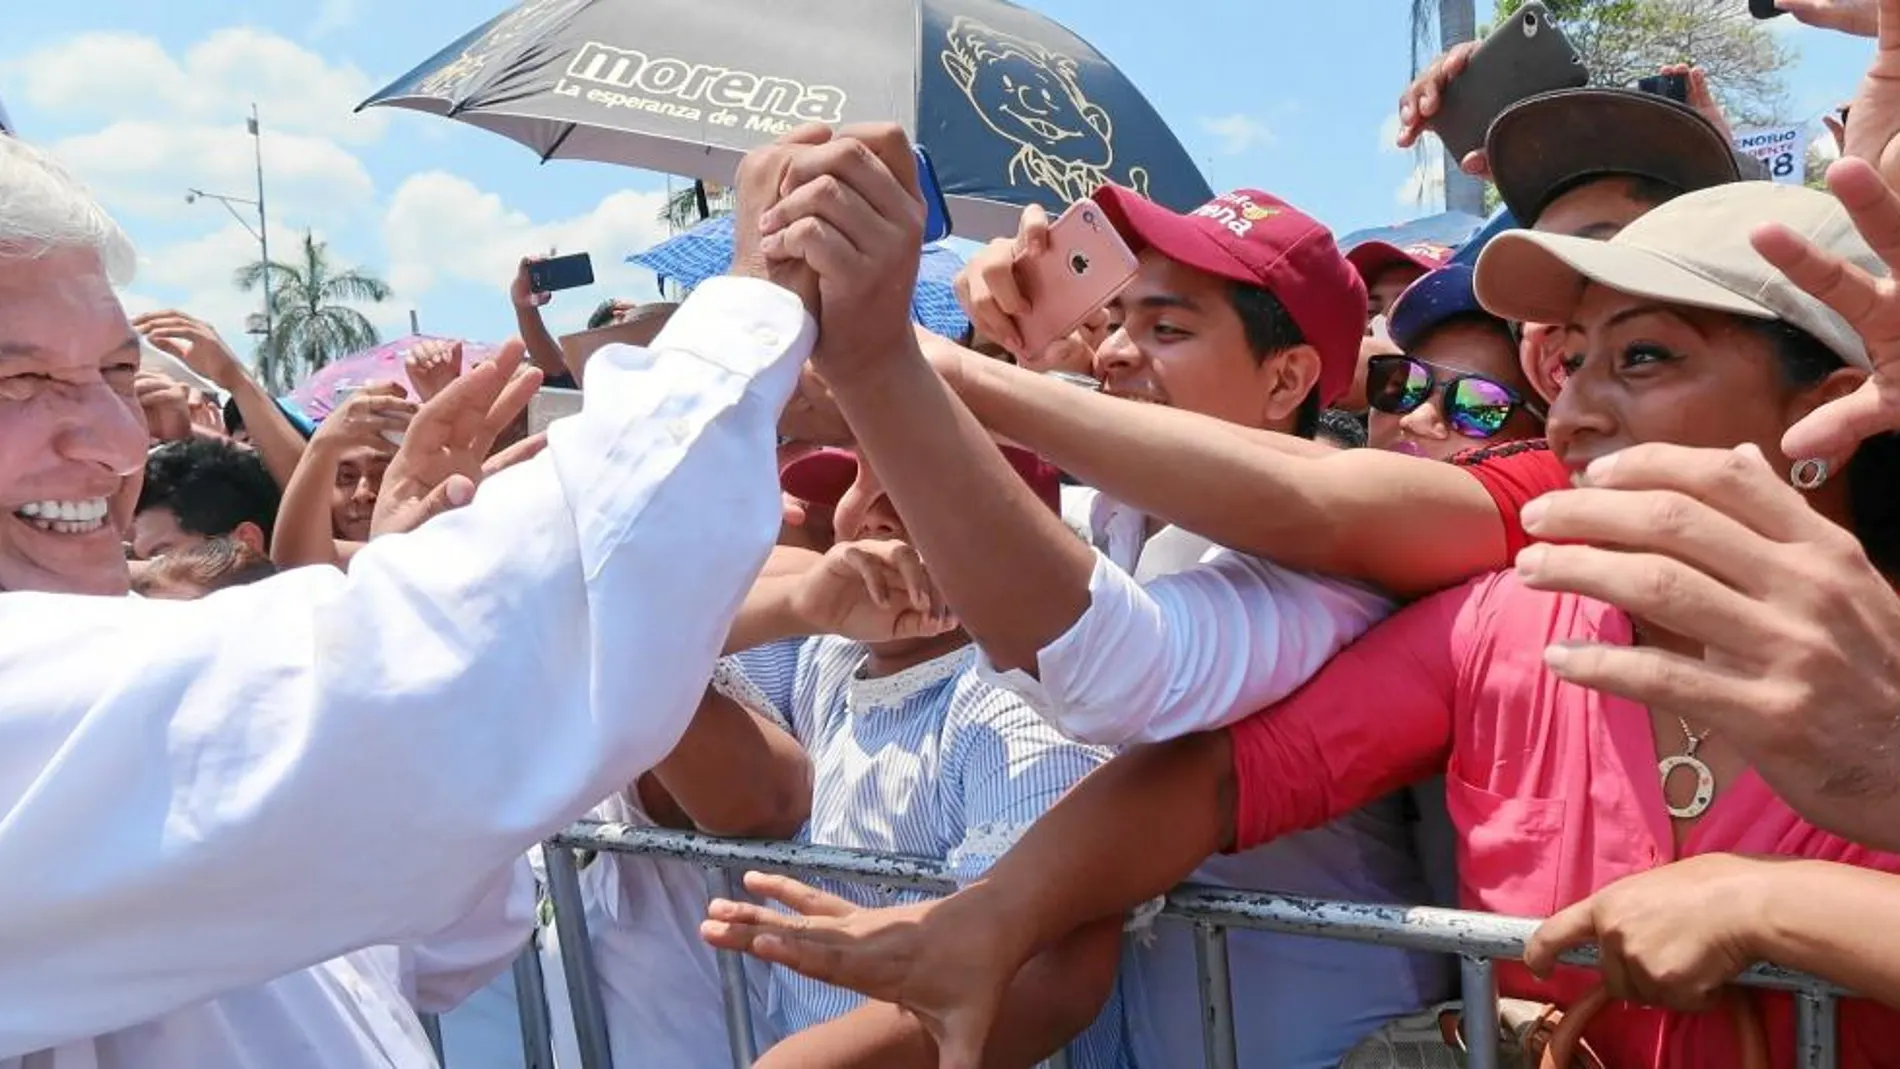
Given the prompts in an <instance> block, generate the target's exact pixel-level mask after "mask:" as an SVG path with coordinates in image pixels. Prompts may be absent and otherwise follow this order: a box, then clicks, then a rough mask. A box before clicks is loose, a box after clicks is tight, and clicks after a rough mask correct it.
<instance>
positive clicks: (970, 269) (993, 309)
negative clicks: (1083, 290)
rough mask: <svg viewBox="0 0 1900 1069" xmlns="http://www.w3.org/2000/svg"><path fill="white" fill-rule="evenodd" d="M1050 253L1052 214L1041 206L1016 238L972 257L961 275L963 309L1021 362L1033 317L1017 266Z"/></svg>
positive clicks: (1026, 212) (1026, 215)
mask: <svg viewBox="0 0 1900 1069" xmlns="http://www.w3.org/2000/svg"><path fill="white" fill-rule="evenodd" d="M1048 248H1049V213H1047V212H1045V211H1043V210H1042V207H1041V205H1036V204H1032V205H1030V206H1029V207H1027V208H1024V209H1023V214H1022V218H1021V220H1019V221H1018V222H1017V224H1016V236H1015V237H1014V238H997V239H995V240H994V241H991V242H990V243H989V244H988V245H985V246H984V247H983V248H982V249H980V250H978V251H977V254H976V255H975V256H972V257H970V260H969V262H968V263H966V264H964V265H963V270H961V271H958V272H957V277H956V282H955V286H956V291H957V303H959V304H961V305H963V313H964V314H965V315H967V316H969V317H970V322H971V323H972V324H974V325H975V326H976V329H977V332H978V333H979V334H982V335H983V336H984V337H986V338H989V339H991V340H992V341H994V342H996V344H998V345H1001V346H1002V347H1003V348H1005V349H1008V350H1009V351H1010V353H1011V354H1012V355H1014V356H1015V357H1016V359H1018V360H1022V359H1024V358H1025V357H1027V356H1029V355H1030V354H1027V353H1025V352H1023V334H1022V328H1021V327H1019V326H1018V325H1017V323H1018V320H1019V319H1020V318H1021V317H1022V316H1023V315H1024V314H1025V313H1027V312H1028V311H1029V301H1028V299H1027V298H1025V297H1024V296H1023V289H1022V284H1021V283H1020V282H1019V281H1017V278H1016V264H1017V263H1019V262H1020V261H1022V260H1024V259H1027V258H1029V257H1032V256H1037V255H1040V254H1042V253H1044V252H1046V251H1048Z"/></svg>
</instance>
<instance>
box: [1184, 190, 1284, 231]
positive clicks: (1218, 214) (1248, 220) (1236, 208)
mask: <svg viewBox="0 0 1900 1069" xmlns="http://www.w3.org/2000/svg"><path fill="white" fill-rule="evenodd" d="M1191 214H1193V215H1195V216H1198V217H1199V218H1202V219H1212V220H1214V221H1215V222H1217V223H1219V224H1221V225H1222V226H1224V227H1226V228H1227V229H1228V230H1229V231H1230V232H1232V233H1233V235H1234V236H1235V237H1237V238H1244V237H1246V236H1247V232H1248V231H1250V230H1252V229H1253V225H1254V224H1255V223H1257V222H1259V221H1261V220H1262V219H1271V218H1273V217H1274V216H1276V215H1278V214H1280V209H1278V208H1274V207H1270V206H1268V205H1265V204H1256V203H1254V199H1253V198H1252V197H1250V196H1248V195H1247V194H1245V193H1223V194H1221V195H1220V196H1218V197H1215V198H1214V199H1213V200H1210V201H1208V202H1207V203H1206V204H1203V205H1201V206H1200V207H1198V208H1196V209H1194V211H1193V212H1192V213H1191Z"/></svg>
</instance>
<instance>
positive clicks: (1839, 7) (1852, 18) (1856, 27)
mask: <svg viewBox="0 0 1900 1069" xmlns="http://www.w3.org/2000/svg"><path fill="white" fill-rule="evenodd" d="M1775 6H1776V7H1779V8H1780V9H1781V10H1783V11H1785V12H1787V13H1788V14H1790V15H1793V16H1794V17H1795V19H1797V20H1798V21H1800V22H1805V23H1807V24H1808V25H1809V26H1818V27H1820V28H1821V29H1824V30H1839V31H1840V32H1842V33H1851V34H1854V35H1856V36H1858V37H1874V36H1876V35H1878V34H1879V33H1880V5H1879V3H1878V0H1776V3H1775Z"/></svg>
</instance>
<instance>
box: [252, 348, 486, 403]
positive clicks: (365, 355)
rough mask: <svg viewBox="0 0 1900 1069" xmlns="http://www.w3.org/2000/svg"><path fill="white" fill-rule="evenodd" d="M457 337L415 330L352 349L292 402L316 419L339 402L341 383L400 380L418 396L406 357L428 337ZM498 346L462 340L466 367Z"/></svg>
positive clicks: (316, 376)
mask: <svg viewBox="0 0 1900 1069" xmlns="http://www.w3.org/2000/svg"><path fill="white" fill-rule="evenodd" d="M456 340H459V339H455V338H435V337H432V336H430V335H427V334H411V335H409V336H408V337H404V338H397V339H396V340H394V341H386V342H384V343H382V344H381V345H378V346H376V347H375V348H374V349H365V350H364V351H362V352H360V353H352V354H350V355H349V356H346V357H344V358H343V359H341V360H338V361H336V362H335V363H332V364H329V365H327V366H325V367H323V368H321V369H319V370H318V371H317V373H316V374H314V375H312V376H310V377H309V378H308V379H306V380H304V383H303V385H301V386H299V387H297V388H296V389H295V390H294V391H292V392H291V394H290V403H291V404H294V405H296V406H297V407H298V408H299V409H302V410H303V413H304V415H306V416H309V417H310V418H311V419H313V420H321V419H322V418H323V417H325V416H327V415H329V414H330V409H332V408H334V407H335V406H336V394H337V389H338V388H339V387H344V386H367V385H369V384H370V383H373V382H399V383H401V384H402V388H403V389H405V390H408V391H409V395H410V396H411V397H413V396H415V388H414V387H413V386H411V385H410V384H409V373H408V371H407V370H405V369H404V367H403V363H402V361H403V358H404V357H405V356H407V355H409V350H411V349H413V348H415V347H416V346H417V345H420V344H422V343H423V342H425V341H456ZM495 353H496V347H495V346H493V345H488V344H485V343H483V342H473V341H463V342H462V370H464V371H467V370H468V369H469V368H471V367H474V366H475V365H476V364H479V363H481V362H483V361H485V360H489V359H491V358H493V357H494V355H495Z"/></svg>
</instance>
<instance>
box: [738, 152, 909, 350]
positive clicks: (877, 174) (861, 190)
mask: <svg viewBox="0 0 1900 1069" xmlns="http://www.w3.org/2000/svg"><path fill="white" fill-rule="evenodd" d="M781 188H782V189H783V190H784V191H785V193H784V196H783V198H782V199H781V200H780V201H779V202H778V203H777V204H775V205H773V206H772V207H770V208H768V209H766V211H765V212H764V213H763V215H762V216H761V217H760V218H759V231H760V234H761V241H760V246H759V247H760V250H761V251H762V252H763V253H764V254H765V256H766V257H767V259H768V260H769V261H771V262H775V263H803V264H808V265H810V268H811V269H812V270H813V271H815V272H817V276H818V294H819V306H820V309H821V311H820V313H819V317H818V322H819V330H818V347H817V349H816V350H815V351H814V352H813V354H812V362H813V365H814V366H815V367H817V368H818V370H819V372H820V373H821V374H823V375H825V376H826V377H827V378H829V379H831V380H832V381H833V382H835V381H837V379H836V376H837V375H839V374H849V373H852V372H854V371H855V370H857V369H861V368H863V367H865V366H866V365H869V364H874V363H877V362H879V361H882V360H885V359H888V358H889V357H890V356H892V355H894V354H896V353H899V352H905V351H914V349H915V347H916V342H915V339H914V337H913V336H912V331H911V320H910V304H911V298H912V295H913V293H914V292H915V290H916V285H917V263H918V258H919V253H920V250H921V249H922V248H923V231H924V202H923V198H922V195H921V194H920V193H918V191H917V165H916V158H915V157H914V156H913V155H912V154H911V148H910V141H909V139H908V138H907V137H906V136H905V134H904V131H903V129H902V128H901V127H898V126H895V125H889V124H881V125H873V126H863V127H853V128H849V129H846V130H844V131H841V132H840V133H839V134H838V135H837V136H836V137H835V138H833V139H832V140H830V141H828V142H825V143H824V144H819V145H811V146H806V147H801V148H799V149H797V150H796V151H795V152H793V153H792V154H791V155H790V158H789V160H788V161H787V163H786V168H785V172H784V177H783V179H782V182H781Z"/></svg>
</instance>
